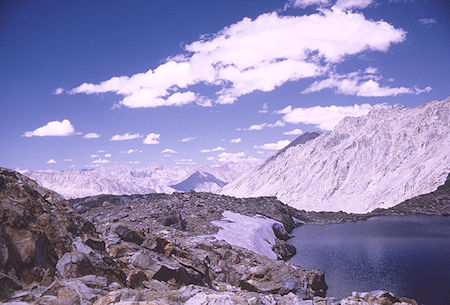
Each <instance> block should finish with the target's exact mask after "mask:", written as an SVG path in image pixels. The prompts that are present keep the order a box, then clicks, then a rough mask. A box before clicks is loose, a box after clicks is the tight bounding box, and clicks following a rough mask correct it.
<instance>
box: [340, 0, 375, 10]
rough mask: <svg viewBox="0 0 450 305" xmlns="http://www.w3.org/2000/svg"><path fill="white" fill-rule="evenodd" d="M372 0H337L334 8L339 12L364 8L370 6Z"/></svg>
mask: <svg viewBox="0 0 450 305" xmlns="http://www.w3.org/2000/svg"><path fill="white" fill-rule="evenodd" d="M372 2H373V0H338V1H337V2H336V4H335V5H334V7H336V8H339V9H341V10H346V9H354V8H359V9H362V8H366V7H368V6H369V5H370V4H372Z"/></svg>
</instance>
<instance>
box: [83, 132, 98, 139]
mask: <svg viewBox="0 0 450 305" xmlns="http://www.w3.org/2000/svg"><path fill="white" fill-rule="evenodd" d="M83 138H84V139H98V138H100V134H98V133H96V132H89V133H87V134H85V135H84V136H83Z"/></svg>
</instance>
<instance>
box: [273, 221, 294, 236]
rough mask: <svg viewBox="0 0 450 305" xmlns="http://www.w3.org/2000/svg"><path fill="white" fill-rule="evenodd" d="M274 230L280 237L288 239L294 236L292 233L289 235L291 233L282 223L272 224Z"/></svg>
mask: <svg viewBox="0 0 450 305" xmlns="http://www.w3.org/2000/svg"><path fill="white" fill-rule="evenodd" d="M272 230H273V233H275V236H276V237H277V238H278V239H281V240H288V239H289V238H291V237H292V236H291V235H289V233H288V232H287V231H286V229H285V228H284V226H283V225H282V224H281V223H274V224H273V225H272Z"/></svg>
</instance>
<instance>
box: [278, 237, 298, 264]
mask: <svg viewBox="0 0 450 305" xmlns="http://www.w3.org/2000/svg"><path fill="white" fill-rule="evenodd" d="M272 250H273V252H275V253H276V254H277V257H278V259H282V260H284V261H287V260H289V259H290V258H291V257H293V256H294V255H295V254H296V253H297V249H295V247H294V246H293V245H291V244H289V243H287V242H285V241H284V240H278V239H276V240H275V245H274V246H273V247H272Z"/></svg>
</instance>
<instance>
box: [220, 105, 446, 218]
mask: <svg viewBox="0 0 450 305" xmlns="http://www.w3.org/2000/svg"><path fill="white" fill-rule="evenodd" d="M449 172H450V98H447V99H445V100H443V101H433V102H430V103H427V104H423V105H421V106H418V107H416V108H407V107H404V106H400V105H396V106H390V107H384V108H382V109H378V110H373V111H371V112H370V113H369V114H368V115H365V116H361V117H346V118H344V119H343V120H342V121H341V122H340V123H339V124H338V125H337V126H336V127H335V129H334V130H333V131H331V132H329V133H322V134H321V135H319V136H317V137H315V138H313V139H309V141H306V142H304V143H303V144H298V145H295V146H292V147H289V148H286V149H285V150H284V151H282V152H280V153H279V154H277V155H275V156H274V157H272V158H269V159H268V160H267V161H266V162H265V163H264V164H263V165H262V166H260V167H257V168H255V169H254V170H253V171H252V172H250V173H248V174H246V175H243V176H241V177H240V178H238V179H237V180H235V181H233V182H232V183H229V184H228V185H226V186H225V187H224V188H223V190H222V194H226V195H232V196H236V197H256V196H277V198H278V199H279V200H281V201H282V202H284V203H286V204H288V205H290V206H292V207H295V208H297V209H304V210H309V211H345V212H354V213H365V212H369V211H372V210H374V209H376V208H388V207H391V206H394V205H395V204H397V203H399V202H402V201H404V200H406V199H409V198H412V197H414V196H417V195H420V194H424V193H428V192H431V191H434V190H435V189H436V188H437V187H438V186H439V185H442V184H443V183H444V182H445V180H446V178H447V175H448V173H449Z"/></svg>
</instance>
